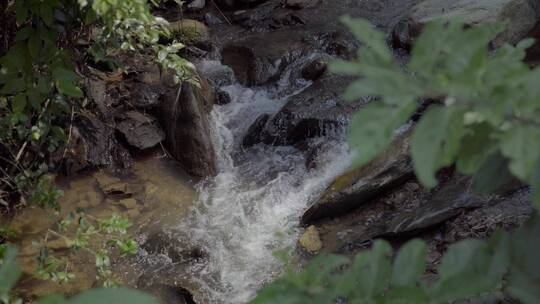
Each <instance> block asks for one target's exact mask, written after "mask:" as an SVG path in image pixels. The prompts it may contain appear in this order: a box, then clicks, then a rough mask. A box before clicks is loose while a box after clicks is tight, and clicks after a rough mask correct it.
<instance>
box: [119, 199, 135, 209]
mask: <svg viewBox="0 0 540 304" xmlns="http://www.w3.org/2000/svg"><path fill="white" fill-rule="evenodd" d="M118 204H119V205H120V206H122V207H124V208H126V209H128V210H131V209H135V208H137V201H136V200H135V199H134V198H126V199H122V200H120V201H119V202H118Z"/></svg>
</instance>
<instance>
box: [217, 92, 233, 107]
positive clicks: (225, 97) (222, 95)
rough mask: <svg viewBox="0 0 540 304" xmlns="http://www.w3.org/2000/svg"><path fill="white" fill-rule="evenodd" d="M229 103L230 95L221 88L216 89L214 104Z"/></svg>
mask: <svg viewBox="0 0 540 304" xmlns="http://www.w3.org/2000/svg"><path fill="white" fill-rule="evenodd" d="M229 103H231V95H229V93H227V92H226V91H223V90H222V89H219V88H217V89H216V104H218V105H226V104H229Z"/></svg>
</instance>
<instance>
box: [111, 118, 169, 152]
mask: <svg viewBox="0 0 540 304" xmlns="http://www.w3.org/2000/svg"><path fill="white" fill-rule="evenodd" d="M116 129H117V130H118V131H120V133H122V134H123V135H124V137H125V139H126V141H127V142H128V143H129V144H130V145H131V146H133V147H135V148H138V149H141V150H145V149H149V148H152V147H154V146H156V145H157V144H159V143H160V142H161V141H163V140H164V139H165V133H164V132H163V130H162V129H161V127H160V126H159V125H158V123H157V121H156V119H155V118H154V117H152V116H149V115H144V114H142V113H141V112H136V111H129V112H127V113H125V114H124V115H122V117H121V121H120V123H119V124H118V125H117V126H116Z"/></svg>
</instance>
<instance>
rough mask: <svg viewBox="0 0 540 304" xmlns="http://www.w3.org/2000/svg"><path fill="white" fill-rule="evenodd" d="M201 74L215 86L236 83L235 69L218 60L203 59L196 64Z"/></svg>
mask: <svg viewBox="0 0 540 304" xmlns="http://www.w3.org/2000/svg"><path fill="white" fill-rule="evenodd" d="M196 66H197V71H198V72H199V75H201V76H202V77H204V78H205V79H207V80H208V81H209V82H210V83H211V84H212V85H213V86H216V87H221V86H226V85H231V84H233V83H234V81H235V78H234V72H233V70H232V69H231V68H230V67H228V66H226V65H223V64H221V62H219V61H217V60H203V61H201V62H198V63H197V64H196Z"/></svg>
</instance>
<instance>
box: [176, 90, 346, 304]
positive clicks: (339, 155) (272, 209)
mask: <svg viewBox="0 0 540 304" xmlns="http://www.w3.org/2000/svg"><path fill="white" fill-rule="evenodd" d="M222 89H224V90H225V91H227V92H228V93H229V94H230V95H231V97H232V101H231V103H230V104H227V105H222V106H215V107H214V110H213V111H212V113H211V117H212V120H211V121H212V122H211V123H212V137H213V142H214V144H215V148H216V154H217V158H218V159H217V161H218V162H217V163H218V171H219V173H218V174H217V176H215V177H214V178H212V179H210V180H207V181H205V182H203V183H201V184H200V186H199V189H198V190H199V193H200V201H199V202H198V204H197V208H196V210H194V213H193V216H192V217H190V219H189V220H188V221H184V222H182V223H181V224H179V226H178V227H177V228H178V229H179V230H183V231H189V238H190V242H192V243H194V244H196V245H197V246H200V247H201V248H203V250H204V251H205V252H206V253H207V255H208V256H207V258H206V259H205V262H204V264H203V265H194V266H193V270H192V273H191V274H192V275H193V278H192V279H196V280H197V281H198V283H199V285H200V286H202V289H203V290H202V293H203V294H205V298H207V300H208V301H209V302H210V303H235V304H237V303H245V302H247V301H249V299H250V298H252V297H253V296H254V295H255V293H256V291H257V289H258V288H260V287H261V286H262V285H263V284H264V283H266V282H269V281H270V280H272V279H274V278H275V277H276V276H277V275H279V273H280V270H281V267H280V266H281V265H280V263H279V262H278V261H277V260H276V259H275V258H274V257H273V255H272V253H273V252H274V251H275V250H278V249H282V248H285V247H293V246H294V245H295V244H296V241H297V239H298V234H299V229H298V224H299V217H300V216H301V214H302V212H303V210H305V208H306V206H307V204H308V202H310V200H311V199H312V198H313V197H315V196H316V195H318V194H319V193H320V192H321V191H322V190H323V189H324V188H325V187H326V186H327V185H328V183H329V182H330V181H331V180H332V179H333V178H334V177H335V176H337V175H338V174H340V173H341V172H343V171H344V170H345V169H346V168H347V167H348V166H349V164H350V156H349V155H348V153H347V148H346V145H345V144H344V143H342V142H336V143H335V144H332V145H327V146H328V147H330V148H326V149H323V150H324V151H323V152H322V153H321V154H320V159H319V163H320V164H321V165H320V166H319V167H318V168H317V169H314V170H308V169H306V166H305V161H306V158H305V153H304V152H302V151H299V150H298V149H296V148H294V147H290V146H281V147H274V146H268V145H264V144H259V145H256V146H254V147H251V148H249V149H242V148H241V145H240V142H241V140H242V137H243V135H244V133H245V132H246V130H247V128H248V127H249V126H250V125H251V123H252V122H253V121H254V120H255V119H256V118H257V117H258V116H259V115H261V114H263V113H270V114H274V113H276V112H277V111H278V110H279V109H280V108H281V107H282V106H283V105H284V103H285V102H286V98H287V97H285V98H282V99H273V98H275V97H272V96H278V95H279V94H275V92H269V91H267V90H264V89H249V88H245V87H243V86H240V85H231V86H226V87H223V88H222ZM329 140H330V139H329Z"/></svg>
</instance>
